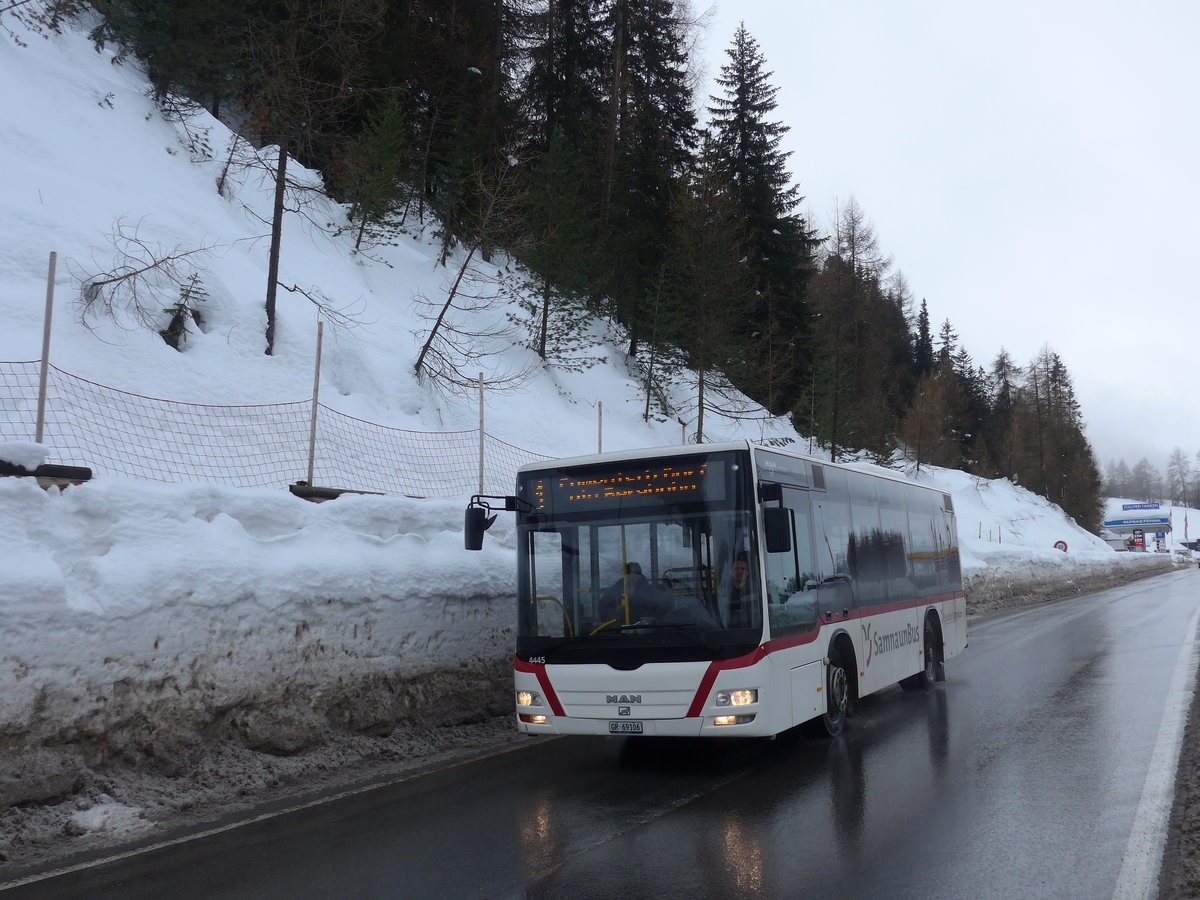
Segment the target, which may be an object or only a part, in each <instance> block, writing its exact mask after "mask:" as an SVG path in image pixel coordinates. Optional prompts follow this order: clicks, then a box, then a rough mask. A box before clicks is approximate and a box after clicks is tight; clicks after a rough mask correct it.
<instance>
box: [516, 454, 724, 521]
mask: <svg viewBox="0 0 1200 900" xmlns="http://www.w3.org/2000/svg"><path fill="white" fill-rule="evenodd" d="M530 488H531V489H532V491H531V493H532V497H531V500H532V501H533V505H534V506H535V507H536V508H537V509H539V510H545V511H548V512H564V511H566V510H567V509H576V510H602V509H607V508H610V507H617V506H622V505H629V504H634V505H636V504H638V503H641V502H650V503H654V502H656V501H674V502H687V501H689V500H704V501H707V502H710V503H711V502H714V501H715V502H720V501H722V500H724V499H725V465H724V463H722V462H718V461H714V460H711V459H710V460H705V461H699V462H694V463H689V462H679V461H673V462H671V463H669V464H666V463H664V464H663V465H656V466H646V465H644V464H643V465H638V466H631V467H629V468H621V469H609V470H596V469H591V470H588V471H586V472H580V473H578V474H571V473H564V472H559V473H556V474H547V475H546V476H544V477H541V478H533V479H531V481H530Z"/></svg>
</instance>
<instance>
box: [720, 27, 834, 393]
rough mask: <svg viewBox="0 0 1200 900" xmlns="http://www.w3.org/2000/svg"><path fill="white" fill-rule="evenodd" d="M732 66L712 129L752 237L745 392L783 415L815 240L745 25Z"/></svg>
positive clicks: (795, 374)
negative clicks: (752, 367)
mask: <svg viewBox="0 0 1200 900" xmlns="http://www.w3.org/2000/svg"><path fill="white" fill-rule="evenodd" d="M726 54H727V55H728V57H729V62H727V63H726V64H725V65H723V66H722V67H721V73H720V75H718V76H717V79H716V82H717V84H718V86H720V88H721V89H722V92H721V93H720V94H719V95H714V96H710V97H709V101H710V103H711V105H710V106H709V107H708V112H709V116H710V123H709V128H710V130H711V132H712V134H713V138H714V144H715V152H716V159H717V165H718V168H719V170H720V171H721V172H722V173H723V174H724V175H725V177H726V179H727V180H728V181H729V183H730V184H731V186H732V188H733V192H734V196H735V198H736V200H737V204H738V207H739V208H740V212H741V216H742V218H743V220H744V226H745V230H746V234H747V236H748V243H747V251H748V252H747V256H746V262H747V266H748V269H749V272H750V275H751V278H752V283H753V290H754V294H753V299H754V301H755V302H753V303H752V304H750V305H749V306H748V307H747V317H746V321H745V322H744V323H743V324H742V330H743V333H744V334H745V335H746V336H747V337H752V336H754V335H756V334H757V335H758V336H759V338H760V339H759V340H756V341H754V342H753V343H752V345H751V346H752V347H753V350H754V355H755V356H756V357H757V361H758V366H757V367H756V368H757V371H758V372H759V373H760V374H765V375H766V377H765V378H762V377H758V378H754V379H751V381H750V382H749V383H748V384H747V389H748V392H750V393H751V394H752V395H754V396H756V397H757V398H758V399H760V400H761V401H762V402H764V403H765V404H766V405H767V406H768V408H769V409H771V410H772V411H776V412H778V411H781V409H782V407H783V406H785V405H786V403H785V399H784V398H786V397H787V396H788V395H789V394H794V393H795V392H796V390H797V388H798V387H799V384H800V383H801V381H802V379H803V372H802V371H801V369H800V366H799V365H798V364H799V363H800V357H799V354H798V353H797V352H796V350H797V346H798V344H799V342H800V341H801V340H802V338H803V334H804V331H805V327H806V321H805V319H806V311H805V309H804V306H803V303H802V300H803V296H804V287H805V284H806V282H807V280H808V278H809V277H810V276H811V274H812V272H813V268H814V267H813V261H812V251H813V248H814V246H815V243H816V241H815V240H814V238H813V235H812V232H810V231H809V229H808V227H807V224H806V223H805V221H804V219H803V218H802V217H801V216H799V215H797V214H796V213H795V212H794V210H795V208H796V207H797V206H798V205H799V204H800V202H801V200H802V199H803V198H802V197H800V195H799V188H798V187H796V186H795V185H794V184H792V183H791V176H790V174H789V173H788V171H787V167H786V166H787V158H788V156H789V155H790V152H785V151H783V150H781V149H780V143H781V141H782V139H783V136H784V135H785V134H787V132H788V130H789V129H788V126H786V125H784V124H783V123H781V122H777V121H772V120H771V118H770V117H771V115H772V113H773V112H774V111H775V109H776V107H777V102H776V99H775V98H776V95H777V93H778V90H779V89H778V88H777V87H775V86H773V85H772V84H771V83H770V77H771V73H770V72H768V71H766V68H765V66H766V60H765V58H764V57H763V55H762V53H761V51H760V49H759V46H758V43H757V42H756V41H755V40H754V38H753V37H752V36H751V35H750V34H749V32H747V31H746V28H745V25H744V23H743V24H740V25H739V26H738V29H737V32H736V33H735V35H734V38H733V43H732V45H731V46H730V47H729V48H728V49H727V50H726Z"/></svg>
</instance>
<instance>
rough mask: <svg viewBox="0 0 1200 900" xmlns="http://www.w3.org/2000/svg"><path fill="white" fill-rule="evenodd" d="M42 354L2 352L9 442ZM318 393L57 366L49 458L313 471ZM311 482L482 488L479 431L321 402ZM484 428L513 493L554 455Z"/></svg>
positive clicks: (438, 492)
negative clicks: (76, 371) (353, 412)
mask: <svg viewBox="0 0 1200 900" xmlns="http://www.w3.org/2000/svg"><path fill="white" fill-rule="evenodd" d="M39 372H40V363H38V362H36V361H35V362H0V443H4V442H7V441H32V440H33V438H34V433H35V430H36V423H37V406H38V383H39V380H40V379H39ZM311 417H312V402H311V401H310V400H301V401H297V402H294V403H265V404H261V405H257V406H210V405H207V404H202V403H180V402H178V401H175V400H161V399H157V398H155V397H145V396H142V395H140V394H130V393H127V392H125V391H119V390H116V389H115V388H110V387H105V386H104V385H101V384H95V383H94V382H91V381H88V380H86V379H84V378H80V377H78V376H76V375H72V374H70V373H68V372H64V371H63V370H62V369H59V368H56V367H55V366H50V368H49V378H48V382H47V390H46V411H45V426H44V431H43V437H42V443H43V444H45V445H46V446H47V447H48V449H49V451H50V456H49V459H48V460H47V461H48V462H52V463H56V464H60V465H72V466H88V467H90V468H91V469H92V470H93V471H94V472H95V473H96V475H97V476H103V475H110V476H119V477H124V478H138V479H144V480H147V481H163V482H172V483H174V482H214V483H219V484H227V485H232V486H235V487H281V488H283V487H287V486H288V485H290V484H293V483H294V482H296V481H299V480H302V479H306V478H307V476H308V454H309V432H310V427H311ZM315 446H316V452H315V454H314V465H313V483H314V484H317V485H321V486H324V487H337V488H346V489H351V490H358V491H374V492H378V493H385V494H404V495H406V496H410V497H459V496H462V495H464V494H473V493H476V492H477V491H479V431H478V429H473V430H469V431H449V432H424V431H406V430H404V429H401V428H390V427H388V426H386V425H378V424H375V423H374V422H367V421H364V420H362V419H356V418H354V417H353V416H348V415H345V414H344V413H340V412H338V411H337V410H334V409H331V408H329V407H328V406H325V405H324V404H321V403H318V404H317V433H316V445H315ZM548 458H549V457H546V456H543V455H541V454H538V453H533V452H532V451H529V450H523V449H521V448H520V447H515V446H513V445H512V444H508V443H506V442H504V441H502V440H499V439H498V438H494V437H492V436H491V435H488V434H486V433H485V434H484V483H483V488H484V489H483V493H492V494H508V493H510V492H511V491H512V489H513V482H514V478H515V475H516V470H517V468H518V467H520V466H522V465H524V464H525V463H528V462H534V461H537V460H542V459H548Z"/></svg>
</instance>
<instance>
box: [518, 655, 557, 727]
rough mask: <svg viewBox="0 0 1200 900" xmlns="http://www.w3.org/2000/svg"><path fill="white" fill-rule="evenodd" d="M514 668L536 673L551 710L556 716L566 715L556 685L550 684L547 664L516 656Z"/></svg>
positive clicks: (519, 670)
mask: <svg viewBox="0 0 1200 900" xmlns="http://www.w3.org/2000/svg"><path fill="white" fill-rule="evenodd" d="M513 668H515V669H516V670H517V671H518V672H531V673H532V674H534V675H536V676H537V680H538V684H539V685H541V687H542V693H543V694H545V695H546V702H547V703H549V704H550V711H551V712H552V713H554V714H555V715H556V716H563V715H566V713H565V712H563V708H562V704H561V703H559V702H558V694H556V693H554V686H553V685H552V684H550V676H549V675H547V674H546V667H545V665H537V664H536V663H527V662H525V661H524V660H522V659H521V657H519V656H514V657H513Z"/></svg>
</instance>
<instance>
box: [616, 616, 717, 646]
mask: <svg viewBox="0 0 1200 900" xmlns="http://www.w3.org/2000/svg"><path fill="white" fill-rule="evenodd" d="M695 627H696V623H695V622H647V621H646V620H644V619H643V620H640V621H637V622H634V623H632V624H631V625H622V626H621V631H635V630H638V629H641V628H670V629H672V630H674V631H678V632H679V633H680V634H682V635H686V636H687V637H690V638H691V639H692V640H694V641H696V642H697V643H699V644H703V645H704V646H705V647H708V648H709V649H710V650H720V649H721V645H720V644H718V643H717V642H716V641H713V640H709V639H708V638H706V637H705V636H704V635H702V634H697V633H696V632H694V631H688V629H689V628H695Z"/></svg>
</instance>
